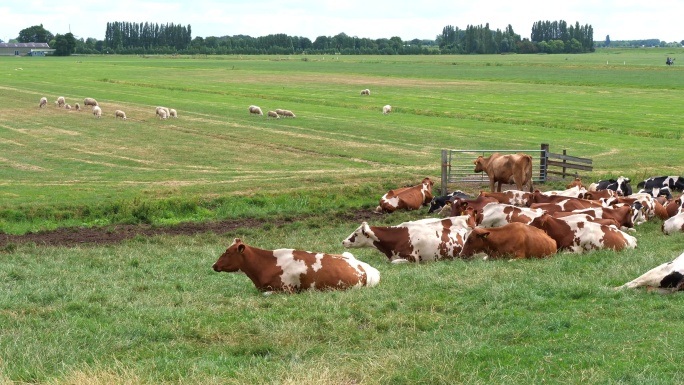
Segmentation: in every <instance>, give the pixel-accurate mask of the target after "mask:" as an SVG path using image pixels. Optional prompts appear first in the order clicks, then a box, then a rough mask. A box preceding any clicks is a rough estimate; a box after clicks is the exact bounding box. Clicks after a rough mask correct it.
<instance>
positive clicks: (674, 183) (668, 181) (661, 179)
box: [637, 176, 684, 192]
mask: <svg viewBox="0 0 684 385" xmlns="http://www.w3.org/2000/svg"><path fill="white" fill-rule="evenodd" d="M663 187H667V188H668V189H669V190H671V191H680V192H681V191H684V177H681V176H652V177H650V178H648V179H646V180H644V181H641V182H639V183H638V184H637V188H640V189H644V190H652V189H654V188H658V189H660V188H663Z"/></svg>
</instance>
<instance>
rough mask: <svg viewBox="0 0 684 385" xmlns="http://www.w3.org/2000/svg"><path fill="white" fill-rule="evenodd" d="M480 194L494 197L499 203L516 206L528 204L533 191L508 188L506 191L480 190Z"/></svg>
mask: <svg viewBox="0 0 684 385" xmlns="http://www.w3.org/2000/svg"><path fill="white" fill-rule="evenodd" d="M480 195H481V196H483V197H487V198H494V199H496V200H497V201H499V203H505V204H509V205H515V206H527V205H528V203H529V200H530V196H531V195H532V193H529V192H527V191H520V190H506V191H504V192H486V191H480Z"/></svg>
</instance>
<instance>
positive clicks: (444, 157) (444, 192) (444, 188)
mask: <svg viewBox="0 0 684 385" xmlns="http://www.w3.org/2000/svg"><path fill="white" fill-rule="evenodd" d="M447 166H448V163H447V150H444V149H442V187H441V188H442V194H441V195H447Z"/></svg>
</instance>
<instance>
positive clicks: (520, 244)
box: [461, 223, 556, 259]
mask: <svg viewBox="0 0 684 385" xmlns="http://www.w3.org/2000/svg"><path fill="white" fill-rule="evenodd" d="M477 253H485V254H487V257H489V258H506V257H510V258H515V259H521V258H543V257H548V256H550V255H553V254H555V253H556V242H555V241H554V240H553V239H551V238H550V237H549V236H548V235H546V233H544V232H543V231H541V230H539V229H537V228H534V227H532V226H529V225H526V224H524V223H509V224H507V225H505V226H502V227H492V228H488V229H483V228H479V227H477V228H475V229H473V231H471V232H470V234H469V235H468V237H467V238H466V242H465V244H464V245H463V250H462V251H461V257H462V258H470V257H472V256H473V255H475V254H477Z"/></svg>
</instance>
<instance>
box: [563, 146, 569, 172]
mask: <svg viewBox="0 0 684 385" xmlns="http://www.w3.org/2000/svg"><path fill="white" fill-rule="evenodd" d="M566 151H567V150H563V163H564V164H563V179H565V170H566V168H565V163H568V161H567V160H565V155H567V152H566Z"/></svg>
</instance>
